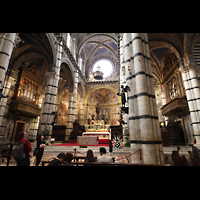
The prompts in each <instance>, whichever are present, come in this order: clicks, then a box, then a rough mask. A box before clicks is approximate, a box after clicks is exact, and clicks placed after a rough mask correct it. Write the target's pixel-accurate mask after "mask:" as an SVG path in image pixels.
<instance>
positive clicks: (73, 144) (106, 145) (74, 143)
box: [51, 140, 109, 147]
mask: <svg viewBox="0 0 200 200" xmlns="http://www.w3.org/2000/svg"><path fill="white" fill-rule="evenodd" d="M51 146H82V145H78V144H77V140H75V141H70V142H68V143H62V144H53V145H51ZM88 146H102V147H108V146H109V144H105V143H103V144H101V143H100V144H97V145H88Z"/></svg>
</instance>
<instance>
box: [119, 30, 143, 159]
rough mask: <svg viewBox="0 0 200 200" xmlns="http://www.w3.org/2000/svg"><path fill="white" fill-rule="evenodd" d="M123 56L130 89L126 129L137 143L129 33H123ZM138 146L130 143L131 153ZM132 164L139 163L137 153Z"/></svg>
mask: <svg viewBox="0 0 200 200" xmlns="http://www.w3.org/2000/svg"><path fill="white" fill-rule="evenodd" d="M123 54H124V63H125V73H126V84H127V85H128V86H129V88H130V92H128V107H129V118H128V128H129V132H130V140H131V141H137V140H138V139H139V138H138V137H139V134H138V133H139V132H138V128H139V120H138V119H136V118H135V116H136V115H137V112H138V106H137V99H136V98H134V96H135V94H136V86H135V84H136V83H135V68H134V60H133V59H132V55H133V48H132V37H131V34H130V33H124V35H123ZM139 149H140V146H139V145H138V144H137V143H131V153H134V152H135V151H137V150H139ZM131 160H132V162H133V163H140V162H141V161H140V157H139V153H137V154H133V155H132V157H131Z"/></svg>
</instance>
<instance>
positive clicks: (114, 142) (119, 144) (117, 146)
mask: <svg viewBox="0 0 200 200" xmlns="http://www.w3.org/2000/svg"><path fill="white" fill-rule="evenodd" d="M112 145H113V147H114V148H115V149H120V148H121V147H123V143H122V139H120V137H118V136H115V137H114V138H113V140H112Z"/></svg>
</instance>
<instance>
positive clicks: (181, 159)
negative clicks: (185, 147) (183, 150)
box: [171, 145, 188, 166]
mask: <svg viewBox="0 0 200 200" xmlns="http://www.w3.org/2000/svg"><path fill="white" fill-rule="evenodd" d="M179 150H180V147H179V145H177V151H172V155H171V158H172V160H173V161H174V166H188V163H187V160H186V158H185V156H184V155H182V156H179Z"/></svg>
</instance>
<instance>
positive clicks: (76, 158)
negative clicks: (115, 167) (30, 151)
mask: <svg viewBox="0 0 200 200" xmlns="http://www.w3.org/2000/svg"><path fill="white" fill-rule="evenodd" d="M94 158H95V159H96V158H97V157H96V156H95V157H94ZM53 159H54V157H52V158H50V159H46V160H41V163H42V166H45V164H49V163H50V162H51V161H52V160H53ZM84 159H85V156H74V159H73V160H74V162H73V163H77V162H78V163H79V160H84ZM112 159H113V162H115V157H112ZM81 162H82V161H81ZM82 163H83V162H82ZM84 163H85V162H84ZM88 163H90V162H88Z"/></svg>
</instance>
